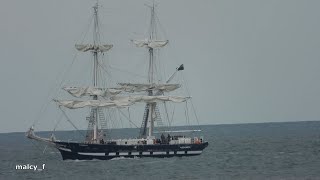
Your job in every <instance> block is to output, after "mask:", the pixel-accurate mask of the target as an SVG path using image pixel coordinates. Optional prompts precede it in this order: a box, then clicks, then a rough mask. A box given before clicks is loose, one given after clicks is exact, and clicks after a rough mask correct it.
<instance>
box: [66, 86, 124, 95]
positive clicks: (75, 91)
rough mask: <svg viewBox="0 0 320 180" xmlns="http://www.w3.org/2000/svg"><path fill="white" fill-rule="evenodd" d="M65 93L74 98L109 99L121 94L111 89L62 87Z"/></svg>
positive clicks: (119, 91)
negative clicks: (96, 97) (92, 97)
mask: <svg viewBox="0 0 320 180" xmlns="http://www.w3.org/2000/svg"><path fill="white" fill-rule="evenodd" d="M63 89H64V90H65V91H67V92H68V93H70V94H71V95H72V96H74V97H83V96H94V95H96V96H101V97H110V96H115V95H117V94H119V93H121V90H117V89H112V88H98V87H64V88H63Z"/></svg>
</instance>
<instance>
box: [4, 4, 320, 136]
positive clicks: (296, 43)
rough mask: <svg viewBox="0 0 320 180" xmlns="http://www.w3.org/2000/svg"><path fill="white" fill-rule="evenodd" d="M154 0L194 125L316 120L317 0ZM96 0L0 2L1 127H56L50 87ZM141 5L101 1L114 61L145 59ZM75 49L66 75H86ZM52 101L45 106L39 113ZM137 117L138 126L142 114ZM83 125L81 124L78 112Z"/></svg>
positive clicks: (131, 67)
mask: <svg viewBox="0 0 320 180" xmlns="http://www.w3.org/2000/svg"><path fill="white" fill-rule="evenodd" d="M157 2H158V7H157V8H158V10H157V11H158V17H159V19H160V22H161V27H160V32H162V35H163V36H164V37H166V38H168V39H169V40H170V43H169V44H170V45H169V46H168V47H166V48H165V49H164V50H163V51H164V53H162V54H161V58H160V59H161V61H163V64H165V65H163V68H164V69H165V70H164V71H165V72H166V74H165V75H166V76H169V75H170V73H171V72H173V71H174V69H175V67H176V66H178V65H179V64H181V63H183V64H184V65H185V71H184V72H183V75H179V77H181V76H183V78H184V80H185V81H187V82H188V90H189V91H190V95H191V96H192V97H193V103H194V105H195V108H196V110H197V115H198V117H199V121H200V124H226V123H227V124H230V123H232V124H233V123H253V122H281V121H307V120H319V119H320V111H319V109H320V83H319V80H318V79H319V77H320V71H319V68H320V50H319V48H320V36H319V33H320V21H319V19H320V11H319V7H320V1H318V0H308V1H303V0H199V1H195V0H158V1H157ZM94 3H95V1H94V0H68V1H63V0H54V1H52V0H28V1H25V0H1V2H0V40H1V41H0V63H1V64H0V84H1V93H0V99H1V101H0V109H1V110H0V112H1V113H0V114H1V126H0V132H14V131H26V130H27V129H28V128H29V127H30V126H31V124H32V123H33V121H34V119H37V118H39V116H40V121H39V123H38V124H37V125H36V129H37V130H52V128H53V127H54V124H55V121H56V119H57V118H59V116H60V112H59V111H57V110H55V111H53V110H52V109H56V107H55V105H54V103H52V102H51V99H52V98H54V97H56V96H57V94H56V93H50V92H51V91H54V90H52V88H55V86H56V85H57V84H59V82H60V81H61V77H62V75H61V73H62V72H64V71H65V70H66V69H68V68H67V67H68V66H69V65H70V63H71V62H72V59H73V58H74V57H75V55H76V51H75V50H74V44H75V43H77V42H81V38H82V36H83V34H85V30H86V28H87V26H88V22H89V19H90V17H91V16H92V6H93V5H94ZM145 3H148V0H134V1H132V0H120V1H119V0H101V1H100V4H101V6H102V7H101V8H100V21H101V23H102V24H101V29H102V30H103V32H102V34H103V39H104V40H106V41H107V42H108V43H112V44H114V48H113V50H112V51H110V53H108V55H106V56H107V57H106V59H107V60H108V62H109V63H110V64H111V65H112V67H118V68H119V69H122V70H125V71H128V72H129V71H130V72H131V73H132V72H139V73H140V72H142V71H144V70H145V68H144V66H141V67H140V65H145V64H146V63H147V61H146V58H141V56H144V55H145V53H144V50H143V49H138V48H136V47H134V46H132V45H131V44H130V39H132V38H142V37H143V35H144V34H145V32H146V30H147V25H148V22H149V16H148V15H149V10H148V8H147V7H146V6H144V4H145ZM88 37H90V36H89V35H88ZM76 56H77V60H76V63H75V65H74V66H75V67H72V71H75V73H74V74H72V73H71V74H70V75H68V80H67V81H66V83H67V82H77V81H78V80H79V79H82V78H84V77H86V76H85V75H87V74H89V75H90V68H88V67H90V64H89V63H90V60H91V59H90V57H89V56H85V55H83V54H79V53H78V54H77V55H76ZM86 68H87V69H86ZM110 73H113V71H112V70H110ZM140 74H141V73H140ZM82 75H83V76H82ZM111 76H112V77H114V79H115V81H116V80H120V81H129V82H137V79H139V78H138V77H136V76H128V75H123V76H122V75H121V73H120V72H114V73H113V75H111ZM77 77H78V78H77ZM79 77H81V78H79ZM140 79H141V77H140ZM165 79H166V78H165ZM73 80H74V81H73ZM88 80H90V79H88ZM71 85H73V84H71ZM48 103H49V105H48V110H47V111H48V112H46V113H40V112H41V109H42V108H43V106H45V105H46V104H48ZM134 118H135V119H134V121H135V122H137V123H138V124H139V122H140V119H141V117H138V116H136V117H134ZM74 121H77V120H74ZM79 127H80V128H85V127H86V122H85V120H84V119H82V120H81V121H80V120H79ZM59 129H72V127H71V126H70V125H66V124H65V125H63V124H62V125H60V127H59Z"/></svg>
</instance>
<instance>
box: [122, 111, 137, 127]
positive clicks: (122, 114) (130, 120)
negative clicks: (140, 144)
mask: <svg viewBox="0 0 320 180" xmlns="http://www.w3.org/2000/svg"><path fill="white" fill-rule="evenodd" d="M119 112H120V113H121V114H122V115H123V116H124V117H125V118H127V120H128V121H129V122H130V123H132V124H133V125H134V126H135V127H136V128H139V127H138V126H137V125H136V124H134V123H133V122H132V121H131V120H130V119H129V118H128V117H127V116H126V115H125V114H124V113H123V112H122V111H121V110H120V109H119Z"/></svg>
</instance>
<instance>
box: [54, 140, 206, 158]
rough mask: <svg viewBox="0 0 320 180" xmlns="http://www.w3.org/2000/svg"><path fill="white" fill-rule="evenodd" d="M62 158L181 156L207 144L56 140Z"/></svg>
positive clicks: (198, 151)
mask: <svg viewBox="0 0 320 180" xmlns="http://www.w3.org/2000/svg"><path fill="white" fill-rule="evenodd" d="M56 146H57V149H58V150H59V151H60V153H61V155H62V159H63V160H68V159H70V160H76V159H78V160H92V159H100V160H110V159H113V158H121V157H124V158H135V157H154V158H164V157H182V156H196V155H200V154H201V153H202V151H203V149H205V148H206V147H207V146H208V142H205V143H202V144H159V145H158V144H157V145H113V144H85V143H69V142H56Z"/></svg>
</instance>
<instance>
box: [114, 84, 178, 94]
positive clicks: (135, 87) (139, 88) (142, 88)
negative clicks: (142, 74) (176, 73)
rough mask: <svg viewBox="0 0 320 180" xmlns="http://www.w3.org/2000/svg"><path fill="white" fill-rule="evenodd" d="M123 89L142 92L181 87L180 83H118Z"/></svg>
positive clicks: (170, 89)
mask: <svg viewBox="0 0 320 180" xmlns="http://www.w3.org/2000/svg"><path fill="white" fill-rule="evenodd" d="M118 84H119V85H120V86H121V87H120V88H117V89H121V90H123V91H126V92H142V91H148V90H158V91H162V92H170V91H174V90H176V89H178V88H180V87H181V85H180V84H141V83H140V84H134V83H118Z"/></svg>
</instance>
